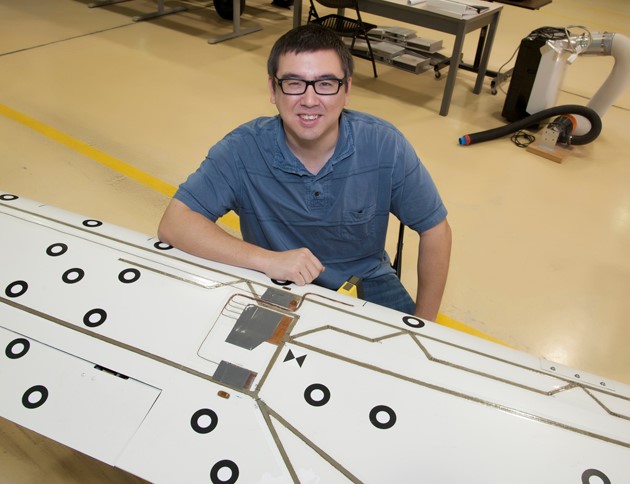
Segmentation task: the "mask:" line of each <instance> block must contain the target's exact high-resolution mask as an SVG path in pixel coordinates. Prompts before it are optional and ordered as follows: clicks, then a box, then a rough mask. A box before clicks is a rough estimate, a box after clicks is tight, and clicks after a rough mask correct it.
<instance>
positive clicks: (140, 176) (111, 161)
mask: <svg viewBox="0 0 630 484" xmlns="http://www.w3.org/2000/svg"><path fill="white" fill-rule="evenodd" d="M0 114H2V115H3V116H5V117H7V118H9V119H11V120H13V121H15V122H17V123H20V124H22V125H24V126H26V127H28V128H30V129H32V130H34V131H37V132H38V133H40V134H42V135H44V136H46V137H47V138H49V139H52V140H54V141H56V142H58V143H61V144H62V145H64V146H66V147H67V148H70V149H71V150H73V151H76V152H77V153H80V154H82V155H84V156H86V157H88V158H91V159H92V160H94V161H97V162H99V163H101V164H102V165H105V166H107V167H108V168H111V169H112V170H114V171H117V172H118V173H121V174H123V175H125V176H126V177H128V178H131V179H132V180H135V181H137V182H138V183H141V184H142V185H145V186H147V187H149V188H151V189H153V190H155V191H157V192H159V193H162V194H163V195H166V196H167V197H172V196H173V195H174V193H175V191H176V188H175V187H174V186H173V185H169V184H168V183H166V182H163V181H162V180H160V179H158V178H156V177H154V176H153V175H150V174H149V173H146V172H144V171H142V170H139V169H138V168H136V167H135V166H132V165H130V164H128V163H125V162H124V161H122V160H119V159H118V158H115V157H114V156H111V155H108V154H107V153H104V152H102V151H100V150H98V149H96V148H94V147H93V146H90V145H89V144H87V143H84V142H83V141H79V140H77V139H75V138H73V137H72V136H69V135H67V134H65V133H63V132H61V131H59V130H58V129H55V128H52V127H50V126H47V125H46V124H44V123H42V122H40V121H37V120H36V119H33V118H31V117H29V116H26V115H25V114H22V113H20V112H18V111H15V110H14V109H11V108H10V107H8V106H5V105H3V104H0ZM219 222H221V223H223V224H225V225H227V226H228V227H230V228H232V229H234V230H239V221H238V216H237V215H236V214H234V213H233V212H230V213H228V214H226V215H225V216H223V217H221V218H220V219H219ZM437 323H439V324H442V325H443V326H448V327H449V328H453V329H457V330H459V331H462V332H464V333H468V334H471V335H473V336H477V337H480V338H483V339H487V340H490V341H494V342H495V343H501V344H505V343H502V342H501V341H499V340H497V339H494V338H492V337H491V336H488V335H486V334H484V333H482V332H480V331H477V330H476V329H474V328H471V327H469V326H467V325H465V324H464V323H460V322H458V321H455V320H454V319H451V318H449V317H448V316H445V315H443V314H439V315H438V317H437Z"/></svg>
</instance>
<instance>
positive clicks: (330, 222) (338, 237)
mask: <svg viewBox="0 0 630 484" xmlns="http://www.w3.org/2000/svg"><path fill="white" fill-rule="evenodd" d="M175 198H176V199H178V200H180V201H181V202H183V203H184V204H186V205H187V206H188V207H189V208H191V209H192V210H194V211H196V212H199V213H201V214H202V215H204V216H206V217H208V218H209V219H211V220H212V221H216V220H217V219H218V218H219V217H221V216H223V215H224V214H226V213H227V212H228V211H230V210H233V211H234V212H236V213H237V214H238V215H239V217H240V226H241V233H242V236H243V239H244V240H246V241H248V242H251V243H253V244H256V245H258V246H261V247H264V248H267V249H271V250H275V251H284V250H290V249H297V248H300V247H308V248H309V249H310V250H311V251H312V252H313V254H314V255H315V256H316V257H317V258H318V259H319V260H320V261H321V262H322V264H323V265H324V267H325V268H326V270H325V271H324V272H323V273H322V274H321V275H320V276H319V278H318V279H317V280H316V281H315V282H316V283H317V284H319V285H322V286H325V287H328V288H330V289H335V290H336V289H338V288H339V287H340V286H341V284H343V283H344V282H345V281H346V280H347V279H348V278H349V277H350V276H353V275H354V276H358V277H361V278H363V279H369V278H373V277H377V276H380V275H383V274H385V273H388V272H393V269H392V268H391V265H390V260H389V257H388V256H387V254H386V253H385V249H384V247H385V236H386V233H387V224H388V221H389V213H390V212H391V213H393V214H394V215H396V217H398V219H399V220H401V221H402V222H403V223H404V224H405V225H407V226H409V227H411V228H412V229H414V230H416V231H418V232H422V231H424V230H427V229H430V228H431V227H434V226H435V225H437V224H438V223H439V222H440V221H442V220H443V219H444V218H445V217H446V214H447V211H446V208H445V207H444V204H443V203H442V200H441V198H440V195H439V194H438V191H437V189H436V187H435V185H434V183H433V181H432V179H431V177H430V175H429V173H428V172H427V170H426V169H425V167H424V166H423V165H422V163H421V162H420V160H419V159H418V157H417V155H416V153H415V151H414V149H413V147H412V146H411V145H410V144H409V142H408V141H407V140H406V139H405V138H404V136H403V135H402V134H401V133H400V132H399V131H398V130H397V129H396V128H395V127H394V126H393V125H391V124H390V123H388V122H386V121H384V120H382V119H379V118H377V117H374V116H371V115H368V114H364V113H359V112H356V111H350V110H344V111H343V113H342V115H341V117H340V131H339V140H338V142H337V147H336V148H335V152H334V153H333V155H332V157H331V158H330V159H329V160H328V162H327V163H326V164H325V165H324V167H323V168H322V169H321V171H320V172H319V173H318V174H316V175H313V174H312V173H310V172H309V171H308V170H306V168H305V167H304V165H302V163H301V162H300V161H299V160H298V159H297V158H296V156H295V155H294V154H293V153H292V152H291V150H290V149H289V147H288V146H287V143H286V141H285V135H284V130H283V128H282V120H281V119H280V117H279V116H274V117H261V118H257V119H254V120H253V121H250V122H249V123H246V124H244V125H242V126H240V127H238V128H236V129H235V130H234V131H232V132H231V133H229V134H228V135H227V136H226V137H225V138H223V139H222V140H221V141H220V142H219V143H217V144H216V145H215V146H213V147H212V148H211V149H210V151H209V152H208V156H207V157H206V159H205V160H204V161H203V163H202V164H201V166H200V167H199V168H198V169H197V171H196V172H194V173H193V174H192V175H190V176H189V177H188V179H187V180H186V182H184V183H183V184H182V185H180V187H179V190H178V191H177V193H176V194H175Z"/></svg>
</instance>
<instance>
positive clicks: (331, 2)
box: [315, 0, 357, 9]
mask: <svg viewBox="0 0 630 484" xmlns="http://www.w3.org/2000/svg"><path fill="white" fill-rule="evenodd" d="M315 1H316V2H317V3H321V4H322V5H323V6H324V7H328V8H353V9H356V8H357V0H315Z"/></svg>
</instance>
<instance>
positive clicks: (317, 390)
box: [304, 383, 330, 407]
mask: <svg viewBox="0 0 630 484" xmlns="http://www.w3.org/2000/svg"><path fill="white" fill-rule="evenodd" d="M304 400H306V402H307V403H308V404H309V405H312V406H313V407H322V406H324V405H326V404H327V403H328V401H329V400H330V390H329V389H328V387H327V386H326V385H322V384H321V383H313V384H312V385H309V386H308V387H306V390H304Z"/></svg>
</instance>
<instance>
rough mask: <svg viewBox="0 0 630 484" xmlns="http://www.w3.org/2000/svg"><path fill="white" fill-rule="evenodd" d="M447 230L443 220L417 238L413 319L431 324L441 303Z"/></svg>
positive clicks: (448, 243) (448, 240) (447, 251)
mask: <svg viewBox="0 0 630 484" xmlns="http://www.w3.org/2000/svg"><path fill="white" fill-rule="evenodd" d="M451 240H452V235H451V228H450V226H449V224H448V222H447V220H446V219H444V220H443V221H442V222H440V223H439V224H438V225H436V226H435V227H433V228H431V229H430V230H428V231H426V232H423V233H422V234H420V243H419V246H418V293H417V296H416V312H415V314H416V316H419V317H421V318H423V319H428V320H429V321H435V319H436V318H437V315H438V311H439V309H440V304H441V302H442V296H443V294H444V288H445V286H446V278H447V276H448V267H449V262H450V258H451Z"/></svg>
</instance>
